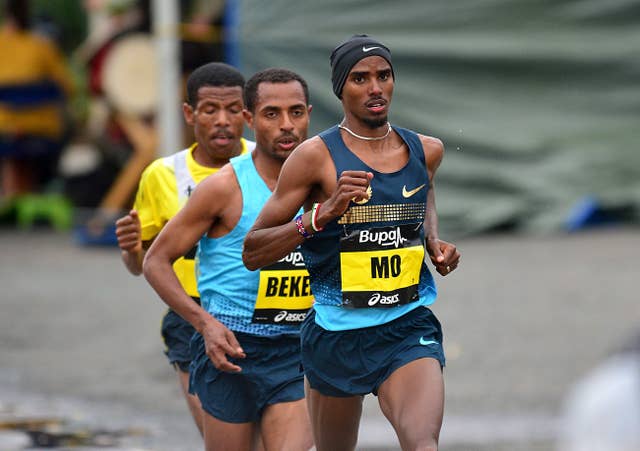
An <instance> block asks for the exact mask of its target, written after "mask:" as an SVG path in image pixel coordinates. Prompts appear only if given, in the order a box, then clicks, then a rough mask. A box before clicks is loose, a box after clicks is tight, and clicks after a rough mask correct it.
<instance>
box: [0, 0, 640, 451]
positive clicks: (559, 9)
mask: <svg viewBox="0 0 640 451" xmlns="http://www.w3.org/2000/svg"><path fill="white" fill-rule="evenodd" d="M0 5H2V9H1V11H0V23H1V26H0V27H1V28H0V162H1V165H2V166H1V172H0V182H1V188H2V189H1V191H0V244H2V247H1V248H0V249H1V251H0V262H1V263H2V266H1V268H2V269H1V273H0V286H1V287H2V290H1V291H2V292H3V293H4V294H2V295H0V296H1V297H2V313H1V314H0V353H1V354H0V362H2V364H1V365H0V418H2V419H3V420H1V421H0V449H20V448H19V447H18V445H15V444H14V445H6V446H5V448H2V446H3V445H2V443H3V441H2V440H3V438H2V437H4V436H3V435H2V433H3V431H14V430H15V429H11V428H9V427H5V426H7V425H11V424H14V425H15V418H16V417H20V418H23V416H22V413H21V412H22V410H21V409H23V410H24V409H26V411H29V412H31V411H32V410H35V411H39V412H40V413H41V414H42V411H47V410H49V411H52V412H53V413H54V414H55V415H58V414H62V415H64V416H65V417H69V416H70V417H72V418H75V417H74V415H76V417H78V416H79V418H80V419H81V420H82V421H84V423H89V424H90V426H91V428H92V429H91V430H92V431H94V432H95V430H96V429H100V428H101V427H105V425H107V426H113V427H114V428H116V429H117V428H118V427H119V428H120V429H119V430H122V429H123V428H124V425H127V427H128V426H130V425H131V423H135V421H132V419H143V425H144V426H145V427H146V428H147V429H148V430H151V431H152V434H151V435H152V438H145V439H144V440H142V441H141V442H140V443H142V445H141V444H140V443H138V442H136V440H135V439H130V442H131V443H134V444H135V445H136V446H138V448H140V447H142V448H144V449H186V450H188V449H198V447H199V446H200V445H199V441H198V440H199V439H198V437H197V432H196V431H195V430H191V426H190V424H189V422H188V421H187V420H188V418H187V413H186V410H184V412H183V409H184V407H183V406H182V404H181V400H180V398H179V394H178V393H177V389H175V388H174V387H173V375H172V373H171V370H170V368H169V367H168V366H167V365H165V362H164V360H163V359H164V357H163V356H162V355H161V354H162V349H161V342H160V340H159V332H158V330H157V329H158V327H157V325H158V324H159V323H158V322H159V318H160V315H161V313H162V310H163V307H162V304H161V302H158V301H157V300H156V299H155V295H154V294H153V292H152V291H151V290H150V289H149V288H148V287H146V284H145V282H144V280H142V279H134V278H132V277H131V276H129V275H128V274H127V273H126V270H125V269H124V267H122V265H121V263H120V261H119V252H118V250H117V247H116V246H115V245H116V241H115V236H114V233H113V231H114V225H113V222H114V220H115V219H116V218H117V217H119V216H120V214H121V213H122V212H123V211H126V210H127V209H129V208H130V207H131V205H132V201H133V195H134V193H135V190H136V188H137V183H138V180H139V176H140V174H141V172H142V170H143V169H144V168H145V167H146V166H147V165H148V164H149V163H150V162H151V161H152V160H153V159H155V158H157V157H159V156H163V155H168V154H171V153H173V152H175V151H176V150H178V149H180V148H183V147H186V146H187V145H189V144H190V142H191V139H192V137H191V136H190V135H189V131H188V130H186V129H185V128H184V127H183V125H182V115H181V101H182V99H183V89H184V81H185V80H186V77H187V76H188V74H189V73H190V72H191V71H192V70H193V69H194V68H195V67H197V66H199V65H201V64H203V63H206V62H209V61H225V62H228V63H230V64H233V65H235V66H237V67H238V68H239V69H240V70H241V71H242V72H243V73H244V75H245V76H246V77H249V76H250V75H251V74H252V73H254V72H255V71H256V70H260V69H263V68H266V67H270V66H280V67H287V68H289V69H292V70H294V71H296V72H298V73H300V74H301V75H302V76H303V77H304V78H305V79H306V80H307V81H308V83H309V87H310V95H311V103H312V104H313V106H314V110H313V115H312V121H311V128H310V135H312V134H315V133H317V132H319V131H321V130H323V129H325V128H327V127H328V126H330V125H333V124H335V123H336V122H338V121H339V120H340V119H341V117H340V113H341V106H340V103H339V101H338V99H336V98H335V96H334V95H333V93H332V91H331V84H330V67H329V54H330V52H331V50H332V48H333V47H334V46H335V45H336V44H337V43H338V42H340V41H342V40H344V39H345V38H347V37H349V36H350V35H352V34H356V33H367V34H370V35H372V36H374V37H376V38H377V39H379V40H381V41H382V42H384V43H385V44H387V45H388V46H389V47H390V49H391V50H392V55H393V63H394V70H395V75H396V85H395V92H394V100H393V107H392V109H391V116H390V120H391V122H392V123H394V124H397V125H400V126H403V127H407V128H411V129H414V130H416V131H419V132H422V133H425V134H429V135H433V136H436V137H439V138H441V139H442V140H443V142H444V144H445V148H446V152H445V159H444V161H443V164H442V166H441V168H440V169H439V172H438V178H437V181H436V185H437V199H438V202H437V203H438V213H439V218H440V233H441V236H442V237H443V238H444V239H447V240H449V241H455V242H456V243H457V244H458V245H459V247H460V248H461V250H462V253H463V265H465V266H464V268H462V267H461V269H462V271H459V272H458V273H456V274H454V275H452V276H451V277H450V278H447V279H439V287H440V300H439V301H438V303H437V306H436V308H435V310H436V312H437V314H438V315H439V317H440V318H441V319H442V322H443V324H444V326H445V334H446V336H447V337H450V338H449V340H450V341H449V343H447V344H446V351H447V355H448V358H449V364H448V367H447V370H446V376H445V380H446V381H447V396H448V401H447V402H448V404H447V415H446V416H445V424H444V426H443V441H442V446H443V449H445V450H458V449H459V450H476V449H477V450H490V449H494V450H502V449H505V450H506V449H509V450H525V451H528V450H534V449H535V450H542V449H550V450H551V449H556V447H557V446H558V447H559V448H558V449H563V450H564V449H581V448H579V447H577V448H571V447H570V446H571V445H570V444H568V443H569V442H568V441H565V442H563V443H564V444H562V445H557V444H556V442H558V438H559V437H560V436H562V434H563V431H564V430H565V428H564V426H563V425H564V424H565V423H564V420H563V418H564V415H565V410H566V409H568V410H567V412H568V411H569V410H571V409H574V411H575V410H576V409H577V410H579V411H580V412H582V413H583V416H584V415H586V413H585V412H586V410H585V409H586V407H575V406H579V405H580V403H579V402H578V401H575V402H573V404H571V405H572V406H574V407H572V408H570V407H566V409H565V399H567V398H568V397H569V395H570V393H573V391H572V390H574V387H575V386H576V385H575V384H577V383H578V381H579V380H580V379H581V378H582V377H583V376H585V375H586V374H587V373H588V372H589V371H590V370H591V369H592V368H595V367H597V365H599V364H601V363H603V362H605V361H607V359H608V358H609V357H610V356H612V355H618V350H620V349H627V351H625V352H628V349H629V348H628V347H625V346H624V345H625V344H626V343H627V342H628V341H629V340H630V339H631V338H632V337H633V336H634V335H635V332H636V331H637V329H638V325H639V324H638V322H639V320H640V309H639V308H638V305H637V294H635V293H636V290H637V287H636V286H635V284H634V282H635V280H637V277H638V274H639V273H640V271H639V269H640V266H639V265H638V263H637V255H636V254H637V249H639V248H640V234H639V233H638V228H637V227H638V224H639V222H640V213H639V212H640V169H639V168H640V152H639V151H638V150H639V149H638V138H639V137H640V132H639V131H638V130H640V127H639V125H638V124H640V1H638V0H609V1H607V2H601V1H595V0H556V1H545V0H537V1H533V0H473V1H471V0H459V1H456V2H447V1H440V0H428V1H425V0H404V1H402V2H390V1H381V0H378V1H361V0H340V1H338V0H325V1H322V2H314V1H311V0H298V1H296V2H292V1H288V0H287V1H285V0H270V1H269V2H264V1H259V0H226V1H225V0H180V1H178V0H84V1H81V0H31V1H24V0H0ZM246 136H247V137H251V135H250V131H249V130H248V129H247V134H246ZM100 287H102V288H100ZM79 298H81V299H79ZM96 311H98V312H100V314H102V315H105V316H104V317H103V318H100V317H95V316H96V315H95V312H96ZM52 336H55V337H58V336H60V337H67V338H66V339H61V342H60V344H59V345H56V346H52V345H51V343H52V338H51V337H52ZM78 337H80V338H81V339H80V340H79V339H78ZM105 337H107V338H105ZM43 342H44V343H49V345H50V346H49V347H46V346H45V349H46V352H45V351H44V350H43V345H42V343H43ZM53 342H55V340H53ZM132 344H135V345H132ZM69 346H71V351H68V349H69ZM65 349H66V350H65ZM96 350H98V354H100V356H103V358H97V357H96V355H95V351H96ZM634 352H635V351H634ZM47 368H51V371H42V370H43V369H47ZM53 369H55V371H57V373H56V374H59V376H55V377H54V376H53V374H54V371H53ZM104 374H108V375H109V377H108V380H105V377H104ZM639 374H640V372H639ZM97 381H100V383H99V384H96V382H97ZM602 385H604V386H610V385H611V386H615V384H613V382H611V383H609V380H608V379H605V382H603V383H602ZM172 390H173V391H172ZM639 393H640V389H639ZM172 395H173V398H172ZM174 398H175V399H174ZM638 400H639V401H638V403H640V395H639V396H638ZM107 401H117V402H118V403H120V402H121V403H122V404H118V405H117V406H115V407H114V406H112V405H108V406H107V405H106V404H104V403H105V402H107ZM367 402H369V401H367ZM567 402H568V401H567ZM87 403H88V404H87ZM96 403H98V404H96ZM154 403H157V404H154ZM368 405H369V406H370V408H369V409H367V410H366V411H365V418H364V420H365V421H363V428H365V429H363V433H362V434H361V442H363V443H365V445H363V448H362V449H365V448H364V446H366V447H367V449H369V448H371V449H396V448H394V445H393V444H394V439H393V432H392V431H389V430H388V429H385V422H384V419H383V418H381V417H380V416H379V414H378V413H377V406H376V405H375V399H374V400H373V401H371V402H370V403H369V404H368ZM566 405H568V404H566ZM590 405H594V404H593V403H592V404H590ZM118 409H122V410H118ZM616 410H620V409H616ZM70 411H71V412H72V413H71V414H70V413H69V412H70ZM60 412H62V413H60ZM78 412H80V413H78ZM99 412H103V414H102V415H100V413H99ZM114 412H115V413H114ZM141 412H145V413H144V414H142V413H141ZM183 414H184V415H183ZM29 415H31V416H29ZM29 415H27V418H32V412H31V413H29ZM55 415H54V416H55ZM156 415H159V416H160V418H157V417H156ZM162 415H165V416H162ZM567 415H569V414H568V413H567ZM94 416H97V418H94ZM574 416H575V415H574ZM624 416H625V417H626V418H627V420H629V419H630V418H634V417H633V416H632V415H631V414H627V415H624ZM114 417H119V418H125V419H126V421H124V420H123V423H122V424H120V423H118V424H117V425H115V426H114V425H113V424H112V420H113V418H114ZM76 420H77V418H76ZM12 421H13V422H14V423H11V422H12ZM154 421H155V422H156V423H154ZM576 421H577V420H576ZM584 421H585V422H586V421H587V420H586V419H585V420H584ZM633 421H635V420H633ZM21 424H22V423H21ZM576 424H577V426H576V425H574V426H573V427H574V429H573V430H575V431H580V427H581V424H582V423H579V422H577V423H576ZM633 424H634V425H635V423H633ZM3 425H4V426H3ZM23 426H24V424H23ZM116 426H117V427H116ZM154 428H155V429H154ZM162 428H165V429H162ZM367 428H368V429H367ZM23 429H24V428H23ZM82 430H84V429H82ZM161 430H166V431H168V432H166V433H161V432H159V431H161ZM635 430H636V431H640V420H638V425H637V427H636V428H635ZM76 432H77V431H76ZM129 432H131V431H129ZM154 434H155V435H154ZM163 434H164V435H163ZM376 434H378V435H376ZM76 435H77V434H76ZM107 435H108V434H107ZM115 435H117V434H115ZM125 435H126V434H125ZM129 435H135V434H133V433H132V434H129ZM617 435H618V436H621V435H623V434H617ZM113 436H114V434H112V435H111V436H110V437H111V438H113ZM169 436H180V437H183V440H184V443H183V442H180V441H176V442H172V441H171V440H170V439H169V438H168V437H169ZM7 437H8V436H7ZM159 437H160V438H159ZM185 437H186V438H185ZM636 438H637V437H636ZM14 439H15V440H17V442H16V443H18V442H19V441H20V440H21V439H20V438H14V437H13V436H12V437H11V438H6V439H5V440H6V443H14V442H11V440H14ZM114 440H115V439H114ZM567 440H568V439H567ZM78 442H81V440H79V439H78ZM116 442H117V441H116ZM69 443H70V442H68V443H67V446H71V445H69ZM178 443H179V444H178ZM635 443H638V442H635ZM11 446H14V448H11ZM78 446H79V445H78ZM85 446H86V445H85ZM163 446H164V447H163ZM127 449H128V448H127ZM584 449H587V448H584ZM602 449H640V445H638V446H635V445H631V447H630V448H622V447H619V448H602Z"/></svg>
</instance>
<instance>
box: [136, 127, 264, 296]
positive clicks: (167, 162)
mask: <svg viewBox="0 0 640 451" xmlns="http://www.w3.org/2000/svg"><path fill="white" fill-rule="evenodd" d="M241 144H242V151H241V153H243V154H244V153H246V152H250V151H251V150H253V148H254V147H255V143H254V142H252V141H248V140H245V139H244V138H242V139H241ZM196 146H197V144H193V145H192V146H191V147H190V148H188V149H184V150H182V151H180V152H178V153H175V154H173V155H170V156H168V157H164V158H159V159H157V160H155V161H154V162H153V163H151V164H150V165H149V166H148V167H147V168H146V169H145V170H144V172H143V173H142V176H141V178H140V185H139V187H138V192H137V193H136V200H135V204H134V207H133V208H135V209H136V210H137V211H138V216H139V217H140V226H141V235H142V241H151V240H153V239H154V238H155V237H156V236H157V235H158V234H159V233H160V231H161V230H162V228H163V227H164V225H165V224H166V223H167V222H169V220H170V219H171V218H172V217H173V216H175V215H176V213H178V211H179V210H180V209H181V208H182V207H183V206H184V204H185V203H186V202H187V200H188V199H189V195H190V194H191V192H192V191H193V190H194V189H195V187H196V185H197V184H198V183H200V182H201V181H202V180H204V179H205V178H206V177H208V176H209V175H211V174H214V173H215V172H217V171H218V168H210V167H207V166H202V165H200V164H198V163H197V162H196V161H195V160H194V158H193V151H194V149H195V148H196ZM194 251H195V249H194ZM194 257H195V252H193V251H192V252H190V253H188V254H187V255H186V256H185V257H182V258H179V259H178V260H176V261H175V263H174V264H173V269H174V271H175V273H176V276H177V277H178V279H179V280H180V283H181V284H182V286H183V288H184V289H185V291H186V292H187V294H189V295H190V296H198V289H197V284H196V276H195V262H194Z"/></svg>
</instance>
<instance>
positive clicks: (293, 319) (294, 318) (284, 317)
mask: <svg viewBox="0 0 640 451" xmlns="http://www.w3.org/2000/svg"><path fill="white" fill-rule="evenodd" d="M306 317H307V312H302V313H295V312H288V311H287V310H281V311H280V312H279V313H278V314H277V315H276V316H275V318H274V319H273V320H274V321H275V322H276V323H281V322H283V321H284V322H287V323H301V322H302V321H304V319H305V318H306Z"/></svg>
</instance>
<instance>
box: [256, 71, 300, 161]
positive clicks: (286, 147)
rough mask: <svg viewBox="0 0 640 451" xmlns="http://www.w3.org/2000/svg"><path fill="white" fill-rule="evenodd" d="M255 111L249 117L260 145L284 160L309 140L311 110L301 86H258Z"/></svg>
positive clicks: (294, 84)
mask: <svg viewBox="0 0 640 451" xmlns="http://www.w3.org/2000/svg"><path fill="white" fill-rule="evenodd" d="M257 94H258V95H257V100H256V106H255V111H254V112H253V113H252V114H249V115H248V116H247V119H248V121H249V125H250V126H251V128H253V130H254V131H255V136H256V142H257V144H258V147H259V148H260V149H262V150H263V151H266V152H267V153H268V154H269V155H271V156H272V157H274V158H276V159H279V160H285V159H286V158H287V157H288V156H289V155H290V154H291V152H292V151H293V149H295V148H296V147H297V146H298V144H300V143H301V142H302V141H304V140H305V139H307V128H308V127H309V113H310V112H311V106H309V105H307V102H306V99H305V96H304V90H303V88H302V85H300V83H299V82H297V81H290V82H287V83H268V82H263V83H260V84H259V85H258V93H257Z"/></svg>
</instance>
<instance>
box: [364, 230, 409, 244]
mask: <svg viewBox="0 0 640 451" xmlns="http://www.w3.org/2000/svg"><path fill="white" fill-rule="evenodd" d="M358 241H359V242H360V243H376V244H378V245H379V246H393V247H395V248H398V247H400V246H401V245H402V243H404V242H405V241H408V240H407V239H406V238H403V237H402V233H401V232H400V227H396V228H395V229H392V230H381V231H371V230H362V231H360V237H359V238H358Z"/></svg>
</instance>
